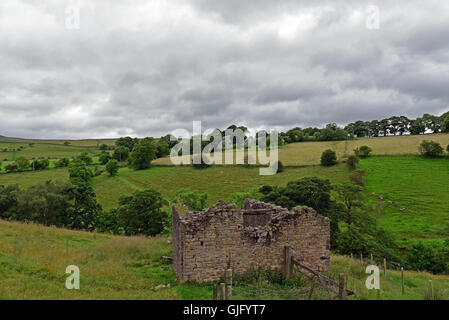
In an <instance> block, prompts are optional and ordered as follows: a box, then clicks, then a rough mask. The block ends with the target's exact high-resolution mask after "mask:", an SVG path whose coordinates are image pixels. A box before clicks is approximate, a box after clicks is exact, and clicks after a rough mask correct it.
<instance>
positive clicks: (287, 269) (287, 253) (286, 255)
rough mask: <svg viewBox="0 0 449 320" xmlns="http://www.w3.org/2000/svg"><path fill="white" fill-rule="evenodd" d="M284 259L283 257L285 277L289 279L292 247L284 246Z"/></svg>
mask: <svg viewBox="0 0 449 320" xmlns="http://www.w3.org/2000/svg"><path fill="white" fill-rule="evenodd" d="M284 259H285V278H286V279H290V277H291V275H292V248H290V247H287V246H285V247H284Z"/></svg>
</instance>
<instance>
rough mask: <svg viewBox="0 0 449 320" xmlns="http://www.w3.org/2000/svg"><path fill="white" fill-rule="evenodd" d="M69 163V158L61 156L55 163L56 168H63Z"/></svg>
mask: <svg viewBox="0 0 449 320" xmlns="http://www.w3.org/2000/svg"><path fill="white" fill-rule="evenodd" d="M69 164H70V160H69V159H67V158H62V159H59V160H58V161H57V162H56V164H55V165H56V167H57V168H65V167H68V166H69Z"/></svg>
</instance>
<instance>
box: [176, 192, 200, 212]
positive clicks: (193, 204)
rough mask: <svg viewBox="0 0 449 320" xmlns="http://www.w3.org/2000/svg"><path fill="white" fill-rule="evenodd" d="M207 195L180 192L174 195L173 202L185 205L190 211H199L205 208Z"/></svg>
mask: <svg viewBox="0 0 449 320" xmlns="http://www.w3.org/2000/svg"><path fill="white" fill-rule="evenodd" d="M207 197H208V195H207V193H204V192H200V191H188V190H181V191H178V192H177V193H176V196H175V199H174V202H175V203H182V204H184V205H186V206H187V207H188V208H189V209H190V210H195V211H201V210H203V209H204V208H206V201H207Z"/></svg>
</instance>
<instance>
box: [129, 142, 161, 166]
mask: <svg viewBox="0 0 449 320" xmlns="http://www.w3.org/2000/svg"><path fill="white" fill-rule="evenodd" d="M156 152H157V148H156V143H155V142H154V139H153V138H145V139H142V140H140V141H139V142H138V143H137V145H135V146H134V149H133V151H132V152H131V156H130V162H131V165H132V166H133V167H134V169H137V170H141V169H147V168H149V167H150V165H151V161H152V160H154V159H156Z"/></svg>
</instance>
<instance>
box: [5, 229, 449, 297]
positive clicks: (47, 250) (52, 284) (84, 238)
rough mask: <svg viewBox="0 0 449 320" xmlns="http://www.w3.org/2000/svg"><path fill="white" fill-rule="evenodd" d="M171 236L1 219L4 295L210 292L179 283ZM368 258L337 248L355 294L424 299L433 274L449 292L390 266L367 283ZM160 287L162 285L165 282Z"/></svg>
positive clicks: (335, 266)
mask: <svg viewBox="0 0 449 320" xmlns="http://www.w3.org/2000/svg"><path fill="white" fill-rule="evenodd" d="M169 239H170V238H169V237H168V236H160V237H156V238H143V237H120V236H110V235H104V234H96V233H88V232H79V231H70V230H64V229H57V228H52V227H50V228H49V227H43V226H38V225H27V224H20V223H11V222H5V221H0V299H209V298H210V297H211V296H212V287H211V285H208V284H203V285H198V284H193V283H190V284H178V283H177V281H176V279H175V275H174V272H173V269H172V266H171V265H170V264H167V263H166V262H165V261H164V259H163V258H162V256H166V255H167V256H170V255H171V245H170V243H169ZM68 265H77V266H78V267H79V269H80V290H68V289H66V288H65V280H66V277H67V276H68V275H67V274H65V269H66V267H67V266H68ZM364 268H365V266H364V265H362V264H360V263H359V262H358V261H357V260H355V259H354V260H353V259H350V258H345V257H341V256H335V255H334V256H332V260H331V272H330V276H331V277H332V278H334V279H337V278H338V275H339V274H340V273H345V274H346V275H347V277H348V287H349V288H351V289H352V290H355V291H356V295H355V296H353V297H352V299H423V298H424V297H425V292H426V288H427V283H428V280H430V279H432V280H433V282H434V286H435V288H436V289H435V290H436V296H437V298H445V299H447V298H449V277H447V276H432V275H430V274H427V273H419V272H406V273H405V279H406V282H405V283H406V295H405V296H402V295H401V289H400V274H399V273H398V272H393V271H388V276H387V280H383V279H382V280H381V290H379V291H376V290H371V291H368V290H367V289H366V288H365V279H366V274H365V273H364ZM168 284H170V286H169V287H164V288H160V289H158V288H157V286H159V285H165V286H166V285H168Z"/></svg>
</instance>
